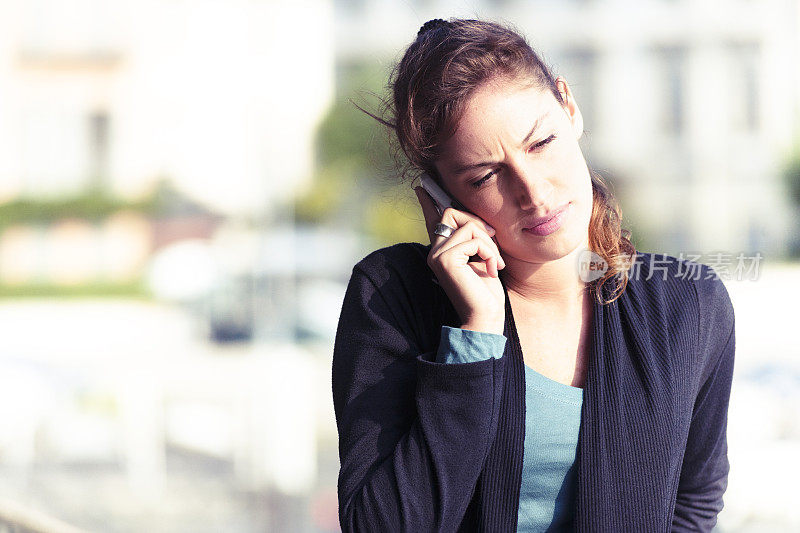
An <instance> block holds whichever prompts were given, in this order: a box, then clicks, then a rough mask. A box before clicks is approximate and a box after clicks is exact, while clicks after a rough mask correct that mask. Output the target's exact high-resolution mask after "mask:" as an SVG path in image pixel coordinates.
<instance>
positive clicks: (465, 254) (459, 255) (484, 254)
mask: <svg viewBox="0 0 800 533" xmlns="http://www.w3.org/2000/svg"><path fill="white" fill-rule="evenodd" d="M473 255H477V256H478V257H480V258H481V259H482V260H483V261H488V260H489V259H492V258H495V257H496V256H495V252H494V250H492V248H491V247H490V246H489V245H488V244H486V241H484V240H483V239H480V238H477V237H476V238H474V239H470V240H468V241H465V242H461V243H458V244H456V245H455V246H453V247H451V248H448V249H447V250H445V251H444V252H442V253H440V254H438V257H437V259H438V260H439V261H440V263H441V264H442V266H444V267H446V265H448V264H449V265H453V266H461V265H465V264H467V263H469V258H470V257H472V256H473ZM487 269H488V265H487Z"/></svg>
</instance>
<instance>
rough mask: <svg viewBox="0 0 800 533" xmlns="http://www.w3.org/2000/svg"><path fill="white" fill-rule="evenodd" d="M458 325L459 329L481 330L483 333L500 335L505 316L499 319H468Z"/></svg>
mask: <svg viewBox="0 0 800 533" xmlns="http://www.w3.org/2000/svg"><path fill="white" fill-rule="evenodd" d="M460 327H461V329H468V330H471V331H482V332H484V333H495V334H497V335H502V334H503V329H504V327H505V317H503V318H502V319H499V320H498V319H495V320H468V321H466V322H464V323H463V324H461V326H460Z"/></svg>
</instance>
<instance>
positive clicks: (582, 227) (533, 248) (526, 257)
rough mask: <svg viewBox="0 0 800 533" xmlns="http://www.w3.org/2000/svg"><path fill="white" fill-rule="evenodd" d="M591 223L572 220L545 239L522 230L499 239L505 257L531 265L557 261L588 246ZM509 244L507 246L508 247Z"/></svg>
mask: <svg viewBox="0 0 800 533" xmlns="http://www.w3.org/2000/svg"><path fill="white" fill-rule="evenodd" d="M588 228H589V221H588V219H587V220H586V221H585V224H584V223H583V221H576V220H571V221H570V223H569V224H567V225H565V226H564V227H562V228H560V229H559V230H558V231H556V232H555V233H551V234H550V235H547V236H545V237H539V236H536V235H531V234H527V233H526V232H523V231H521V230H517V233H516V234H515V235H513V236H508V237H507V238H506V239H502V240H501V239H499V238H498V243H500V249H501V251H502V253H503V255H508V256H510V257H513V258H515V259H518V260H521V261H526V262H530V263H544V262H547V261H556V260H558V259H562V258H564V257H566V256H568V255H570V254H572V253H575V252H577V251H579V250H582V249H583V248H584V247H585V246H587V245H588V236H589V229H588ZM506 244H507V245H506Z"/></svg>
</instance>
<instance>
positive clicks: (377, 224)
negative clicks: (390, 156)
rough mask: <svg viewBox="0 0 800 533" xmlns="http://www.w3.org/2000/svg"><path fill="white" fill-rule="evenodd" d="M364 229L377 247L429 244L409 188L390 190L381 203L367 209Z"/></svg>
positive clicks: (378, 202)
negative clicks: (400, 244)
mask: <svg viewBox="0 0 800 533" xmlns="http://www.w3.org/2000/svg"><path fill="white" fill-rule="evenodd" d="M366 225H367V227H369V228H370V229H371V232H370V233H371V235H372V237H373V239H374V240H375V241H376V244H377V245H378V246H388V245H390V244H394V243H396V242H421V243H423V244H427V243H428V242H430V238H429V237H428V232H427V230H426V228H425V219H424V217H423V216H422V210H421V209H420V206H419V201H418V200H417V196H416V195H415V194H414V193H413V191H412V190H411V188H410V187H408V186H402V185H401V186H398V187H395V188H393V189H390V190H389V191H388V192H387V194H386V197H385V198H383V199H382V201H376V202H374V203H373V204H371V205H370V207H369V208H368V210H367V213H366Z"/></svg>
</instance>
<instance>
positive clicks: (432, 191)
mask: <svg viewBox="0 0 800 533" xmlns="http://www.w3.org/2000/svg"><path fill="white" fill-rule="evenodd" d="M420 185H422V188H423V189H425V190H426V191H427V192H428V194H429V195H430V196H431V198H433V202H434V203H435V204H436V210H437V211H438V212H439V215H440V216H441V214H442V213H444V210H445V209H447V208H448V207H452V208H454V209H458V210H459V211H466V208H465V207H464V206H463V205H462V204H461V203H460V202H459V201H458V200H456V199H455V198H452V197H451V196H450V195H449V194H447V193H446V192H445V190H444V189H442V188H441V187H440V186H439V184H438V183H436V181H435V180H434V179H433V178H432V177H431V176H430V175H429V174H428V173H424V174H423V175H422V177H420Z"/></svg>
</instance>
